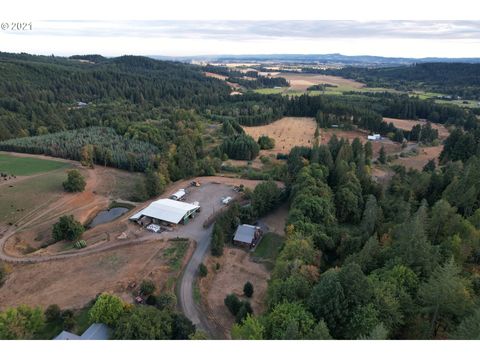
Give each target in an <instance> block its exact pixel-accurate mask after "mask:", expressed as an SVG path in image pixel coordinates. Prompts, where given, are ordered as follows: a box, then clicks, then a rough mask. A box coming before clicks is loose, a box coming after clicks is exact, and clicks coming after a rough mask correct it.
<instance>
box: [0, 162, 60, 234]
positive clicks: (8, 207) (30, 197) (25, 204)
mask: <svg viewBox="0 0 480 360" xmlns="http://www.w3.org/2000/svg"><path fill="white" fill-rule="evenodd" d="M65 178H66V175H65V172H64V170H56V171H51V172H49V173H46V174H41V175H39V176H34V177H30V178H24V179H21V180H20V179H18V178H17V179H15V181H7V182H6V183H3V184H0V203H1V204H2V205H1V206H0V225H1V224H2V223H3V224H6V223H14V222H16V221H17V220H19V219H20V218H21V217H23V216H24V215H26V214H27V213H28V212H30V211H32V210H33V209H35V208H37V207H39V206H45V205H46V204H49V203H51V202H54V201H55V200H58V199H59V198H60V197H61V196H62V195H63V194H64V191H63V187H62V182H63V181H65Z"/></svg>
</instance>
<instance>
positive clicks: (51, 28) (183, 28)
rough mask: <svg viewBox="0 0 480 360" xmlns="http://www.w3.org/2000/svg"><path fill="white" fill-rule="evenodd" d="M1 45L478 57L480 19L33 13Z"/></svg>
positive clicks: (58, 51) (54, 50) (46, 50)
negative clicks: (43, 16)
mask: <svg viewBox="0 0 480 360" xmlns="http://www.w3.org/2000/svg"><path fill="white" fill-rule="evenodd" d="M0 20H1V19H0ZM0 50H1V51H8V52H28V53H33V54H46V55H50V54H55V55H65V56H69V55H74V54H102V55H104V56H118V55H124V54H135V55H164V56H192V55H221V54H223V55H226V54H232V55H237V54H330V53H341V54H345V55H378V56H391V57H416V58H419V57H480V21H478V20H443V21H436V20H424V21H422V20H393V21H388V20H374V21H365V20H364V21H348V20H295V21H292V20H290V21H289V20H256V21H245V20H132V21H126V20H70V21H69V20H39V21H32V30H28V31H11V30H3V31H0Z"/></svg>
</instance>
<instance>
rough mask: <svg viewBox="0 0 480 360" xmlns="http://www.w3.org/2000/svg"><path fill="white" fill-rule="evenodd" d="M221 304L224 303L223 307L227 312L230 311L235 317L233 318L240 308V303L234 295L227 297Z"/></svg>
mask: <svg viewBox="0 0 480 360" xmlns="http://www.w3.org/2000/svg"><path fill="white" fill-rule="evenodd" d="M223 302H224V303H225V306H226V307H227V308H228V310H230V312H231V313H232V315H235V316H236V315H237V314H238V311H239V310H240V307H241V306H242V302H241V301H240V299H239V298H238V297H237V295H235V294H229V295H227V297H226V298H225V300H224V301H223Z"/></svg>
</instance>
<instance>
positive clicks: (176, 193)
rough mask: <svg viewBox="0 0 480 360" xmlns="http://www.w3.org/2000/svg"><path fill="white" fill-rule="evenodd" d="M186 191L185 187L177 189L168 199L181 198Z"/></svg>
mask: <svg viewBox="0 0 480 360" xmlns="http://www.w3.org/2000/svg"><path fill="white" fill-rule="evenodd" d="M186 194H187V193H186V192H185V189H179V190H178V191H177V192H175V193H174V194H172V195H171V196H170V199H172V200H182V199H183V198H184V197H185V195H186Z"/></svg>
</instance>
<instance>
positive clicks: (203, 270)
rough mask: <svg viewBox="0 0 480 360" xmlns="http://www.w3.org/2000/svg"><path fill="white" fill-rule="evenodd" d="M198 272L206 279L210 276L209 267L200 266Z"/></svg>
mask: <svg viewBox="0 0 480 360" xmlns="http://www.w3.org/2000/svg"><path fill="white" fill-rule="evenodd" d="M198 272H199V274H200V276H201V277H205V276H207V275H208V269H207V267H206V266H205V264H203V263H202V264H200V266H199V267H198Z"/></svg>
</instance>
